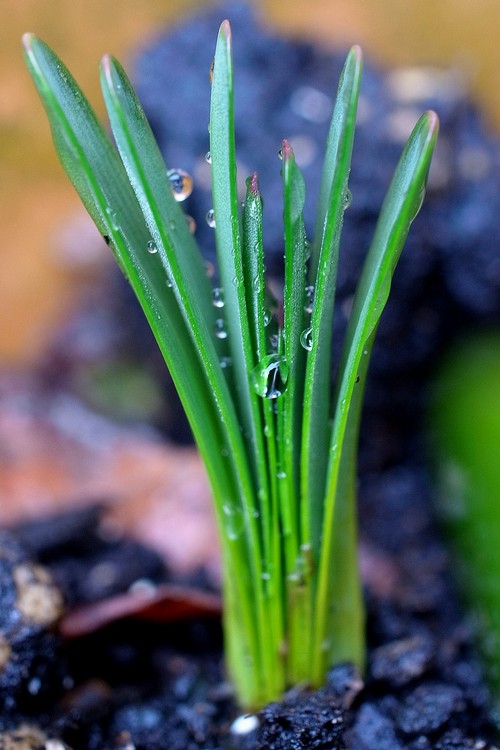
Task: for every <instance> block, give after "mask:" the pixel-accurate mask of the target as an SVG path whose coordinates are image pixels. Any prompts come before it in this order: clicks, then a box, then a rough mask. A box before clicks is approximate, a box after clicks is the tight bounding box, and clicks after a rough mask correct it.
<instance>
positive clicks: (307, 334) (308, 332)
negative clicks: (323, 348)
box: [300, 326, 313, 352]
mask: <svg viewBox="0 0 500 750" xmlns="http://www.w3.org/2000/svg"><path fill="white" fill-rule="evenodd" d="M312 332H313V331H312V328H311V326H309V328H306V329H305V330H304V331H302V333H301V334H300V343H301V346H303V347H304V349H305V350H306V351H307V352H310V351H311V349H312V348H313V336H312Z"/></svg>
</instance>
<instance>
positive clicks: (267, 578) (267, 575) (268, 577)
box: [261, 573, 271, 581]
mask: <svg viewBox="0 0 500 750" xmlns="http://www.w3.org/2000/svg"><path fill="white" fill-rule="evenodd" d="M261 578H262V580H263V581H270V580H271V574H270V573H262V575H261Z"/></svg>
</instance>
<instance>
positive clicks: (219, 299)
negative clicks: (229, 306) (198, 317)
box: [212, 286, 224, 308]
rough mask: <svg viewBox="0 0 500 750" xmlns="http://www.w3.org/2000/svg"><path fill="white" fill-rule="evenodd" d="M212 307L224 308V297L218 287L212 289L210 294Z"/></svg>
mask: <svg viewBox="0 0 500 750" xmlns="http://www.w3.org/2000/svg"><path fill="white" fill-rule="evenodd" d="M212 305H213V306H214V307H219V308H220V307H224V297H223V292H222V289H221V287H220V286H216V287H214V290H213V292H212Z"/></svg>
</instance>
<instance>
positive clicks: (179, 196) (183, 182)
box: [167, 169, 193, 203]
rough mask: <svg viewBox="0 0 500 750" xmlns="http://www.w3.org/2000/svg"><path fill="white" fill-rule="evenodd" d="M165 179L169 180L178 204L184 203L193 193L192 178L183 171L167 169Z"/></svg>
mask: <svg viewBox="0 0 500 750" xmlns="http://www.w3.org/2000/svg"><path fill="white" fill-rule="evenodd" d="M167 177H168V179H169V180H170V187H171V188H172V192H173V194H174V198H175V200H176V201H178V202H179V203H180V202H181V201H185V200H186V198H188V197H189V196H190V195H191V193H192V192H193V178H192V177H191V175H190V174H188V173H187V172H185V171H184V170H183V169H169V170H168V172H167Z"/></svg>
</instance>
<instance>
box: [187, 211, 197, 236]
mask: <svg viewBox="0 0 500 750" xmlns="http://www.w3.org/2000/svg"><path fill="white" fill-rule="evenodd" d="M186 222H187V225H188V229H189V234H194V233H195V232H196V222H195V220H194V219H193V217H192V216H189V215H188V214H186Z"/></svg>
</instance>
